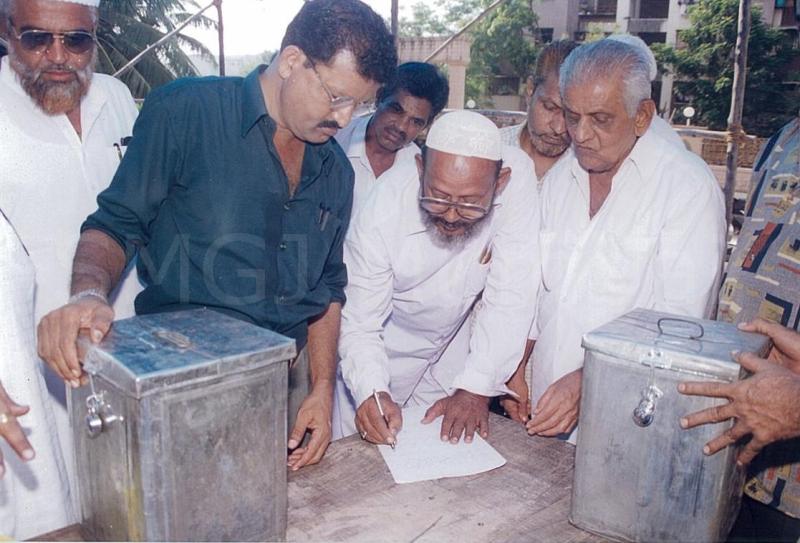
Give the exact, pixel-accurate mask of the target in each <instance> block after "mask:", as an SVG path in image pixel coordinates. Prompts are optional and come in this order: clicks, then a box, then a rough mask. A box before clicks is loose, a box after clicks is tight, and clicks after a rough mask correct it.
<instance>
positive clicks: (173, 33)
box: [112, 0, 217, 77]
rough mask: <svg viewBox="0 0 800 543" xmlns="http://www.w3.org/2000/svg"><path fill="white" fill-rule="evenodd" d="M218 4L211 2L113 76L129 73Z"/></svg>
mask: <svg viewBox="0 0 800 543" xmlns="http://www.w3.org/2000/svg"><path fill="white" fill-rule="evenodd" d="M216 3H217V0H214V1H213V2H211V3H210V4H208V5H207V6H206V7H204V8H203V9H201V10H200V11H198V12H197V13H195V14H194V15H192V16H191V17H189V18H188V19H186V20H185V21H184V22H183V23H182V24H181V25H180V26H178V27H176V28H174V29H172V30H170V31H169V32H168V33H167V34H165V35H164V36H162V37H161V39H160V40H158V41H157V42H155V43H154V44H152V45H148V46H147V47H146V48H145V49H144V51H142V52H141V53H139V54H138V55H136V56H135V57H133V58H132V59H130V60H129V61H128V63H127V64H125V66H123V67H122V68H120V69H119V70H117V71H116V72H114V73H113V74H112V75H113V76H114V77H119V76H121V75H122V74H124V73H125V72H127V71H128V70H130V69H131V68H133V67H134V66H135V65H136V63H137V62H139V61H140V60H141V59H142V57H143V56H145V55H146V54H147V53H149V52H150V51H152V50H153V49H155V48H156V47H158V46H159V45H161V44H162V43H164V42H165V41H167V40H168V39H170V38H171V37H172V36H174V35H175V34H177V33H178V32H180V31H181V30H183V29H184V28H186V27H187V26H188V25H189V24H190V23H191V22H192V21H194V20H195V19H197V18H198V17H200V15H202V14H203V12H205V11H206V10H207V9H208V8H210V7H212V6H213V5H214V4H216Z"/></svg>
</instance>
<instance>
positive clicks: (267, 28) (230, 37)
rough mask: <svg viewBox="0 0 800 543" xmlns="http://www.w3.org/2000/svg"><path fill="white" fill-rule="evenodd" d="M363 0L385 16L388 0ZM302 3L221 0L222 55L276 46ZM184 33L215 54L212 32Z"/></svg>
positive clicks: (290, 0)
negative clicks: (223, 46) (223, 28)
mask: <svg viewBox="0 0 800 543" xmlns="http://www.w3.org/2000/svg"><path fill="white" fill-rule="evenodd" d="M364 1H365V2H366V3H367V4H369V5H370V6H371V7H372V9H374V10H375V11H376V12H378V13H379V14H380V15H381V16H382V17H384V18H385V19H388V18H389V16H390V12H391V0H364ZM197 3H198V4H199V5H200V6H205V5H207V4H208V1H207V0H197ZM302 5H303V0H223V2H222V16H223V23H224V27H225V55H226V56H228V55H251V54H258V53H261V52H263V51H267V50H275V49H278V47H279V46H280V43H281V38H282V37H283V33H284V31H285V30H286V26H287V25H288V24H289V21H291V20H292V18H293V17H294V16H295V14H296V13H297V12H298V11H300V7H301V6H302ZM401 5H402V3H401ZM206 13H207V14H208V15H209V17H210V18H212V19H216V18H217V10H216V9H214V8H211V9H209V10H208V11H207V12H206ZM402 13H403V11H402V9H401V14H402ZM185 32H186V34H189V35H190V36H192V37H194V38H197V39H199V40H200V41H202V42H203V43H204V44H205V45H206V47H208V48H209V49H210V50H211V52H212V53H213V54H214V55H215V56H216V55H217V53H218V46H217V33H216V32H215V31H213V30H200V29H195V28H188V29H187V30H185Z"/></svg>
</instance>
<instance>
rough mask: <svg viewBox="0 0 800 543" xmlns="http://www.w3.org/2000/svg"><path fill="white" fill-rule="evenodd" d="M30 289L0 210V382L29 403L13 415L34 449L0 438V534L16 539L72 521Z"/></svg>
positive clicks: (20, 252) (23, 260) (27, 271)
mask: <svg viewBox="0 0 800 543" xmlns="http://www.w3.org/2000/svg"><path fill="white" fill-rule="evenodd" d="M33 291H34V271H33V264H32V263H31V260H30V258H29V257H28V255H27V254H26V253H25V249H24V248H23V246H22V243H20V241H19V238H18V237H17V234H16V232H14V229H13V228H12V226H11V225H10V224H9V223H8V222H7V221H6V218H5V216H3V215H2V213H0V315H3V325H2V326H0V381H2V383H3V386H4V387H5V389H6V392H8V395H9V396H10V397H11V399H12V400H14V401H15V402H17V403H18V404H20V405H27V406H29V407H30V411H28V413H27V414H25V415H23V416H22V417H20V418H19V419H18V420H19V424H20V426H22V430H23V431H24V432H25V433H26V435H27V437H28V440H29V441H30V442H31V445H32V446H33V449H34V451H36V457H35V458H34V459H33V460H31V461H29V462H22V461H21V460H20V459H19V458H18V457H17V455H16V453H15V452H14V451H13V450H12V449H11V446H10V445H8V443H6V441H5V440H4V439H2V438H0V450H2V453H3V462H4V463H5V465H6V473H5V476H4V477H3V479H0V535H3V536H5V537H10V538H12V539H16V540H19V541H21V540H24V539H27V538H32V537H35V536H37V535H41V534H43V533H46V532H49V531H52V530H56V529H58V528H63V527H64V526H67V525H68V524H70V523H71V522H73V521H74V515H73V512H72V502H71V499H70V495H69V485H68V478H67V471H66V468H65V466H64V458H63V456H62V453H61V447H60V445H59V440H58V435H57V434H56V431H55V422H54V421H53V412H52V405H51V403H52V402H50V401H49V399H48V393H47V388H46V386H45V383H44V379H43V377H42V374H41V372H40V368H39V365H38V359H37V357H36V346H35V340H34V326H35V323H34V320H33Z"/></svg>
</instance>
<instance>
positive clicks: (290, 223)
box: [39, 0, 397, 469]
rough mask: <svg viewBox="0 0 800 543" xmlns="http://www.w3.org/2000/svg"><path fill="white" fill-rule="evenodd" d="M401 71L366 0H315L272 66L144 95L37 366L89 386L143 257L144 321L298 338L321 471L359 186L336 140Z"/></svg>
mask: <svg viewBox="0 0 800 543" xmlns="http://www.w3.org/2000/svg"><path fill="white" fill-rule="evenodd" d="M396 63H397V56H396V53H395V50H394V45H393V41H392V37H391V35H390V34H389V32H388V31H387V29H386V25H385V23H384V22H383V20H382V19H381V18H380V17H379V16H378V15H377V14H375V13H374V12H373V11H372V10H371V9H370V8H369V7H367V6H366V5H365V4H363V3H362V2H360V1H359V0H312V1H310V2H307V3H306V4H305V5H304V6H303V8H302V9H301V10H300V12H299V13H298V15H297V16H296V17H295V19H294V20H293V21H292V22H291V23H290V25H289V27H288V28H287V31H286V35H285V36H284V39H283V43H282V44H281V51H280V53H279V54H278V56H277V57H276V58H275V60H274V61H273V63H272V64H270V65H269V66H261V67H259V68H258V69H256V70H255V71H254V72H253V73H251V74H250V75H249V76H247V77H246V78H203V79H184V80H179V81H176V82H175V83H172V84H170V85H167V86H165V87H162V88H161V89H159V90H157V91H154V92H153V93H151V95H150V96H149V97H148V99H147V101H146V102H145V106H144V108H143V109H142V112H141V114H140V116H139V118H138V120H137V122H136V125H135V127H134V133H133V139H132V141H131V142H130V145H129V146H128V150H127V153H126V155H125V158H124V160H123V161H122V163H121V164H120V168H119V170H118V172H117V174H116V176H115V177H114V180H113V181H112V183H111V186H110V187H109V188H108V189H107V190H106V191H104V192H103V193H101V194H100V196H99V197H98V204H99V209H98V210H97V211H96V212H95V213H94V214H92V215H91V216H90V217H89V218H88V219H87V220H86V222H85V223H84V225H83V227H82V234H81V239H80V243H79V245H78V248H77V251H76V254H75V261H74V265H73V274H72V294H73V295H72V297H71V298H70V303H68V304H67V305H66V306H64V307H62V308H60V309H58V310H56V311H54V312H53V313H50V314H49V315H47V316H46V317H45V318H44V319H43V320H42V322H41V323H40V325H39V352H40V355H41V356H42V358H43V359H44V360H46V361H47V362H48V364H50V365H51V366H52V367H53V369H54V370H55V371H56V372H57V373H59V374H60V375H61V376H62V377H63V378H64V379H65V380H66V381H67V382H69V383H70V384H72V385H73V386H77V385H78V384H79V383H80V378H81V369H80V364H79V361H78V356H77V351H76V347H75V341H76V337H77V334H78V331H79V330H80V329H87V330H89V331H90V333H91V336H92V339H93V340H94V341H99V340H100V339H102V337H103V335H105V333H106V332H107V331H108V329H109V327H110V324H111V321H112V320H113V312H112V310H111V308H110V307H109V305H108V303H107V300H106V296H107V295H108V294H109V292H111V291H112V289H113V287H114V286H115V284H116V282H117V280H118V278H119V275H120V273H121V271H122V270H123V269H124V267H125V266H126V264H127V263H128V262H130V261H131V260H132V259H133V257H134V256H135V255H137V254H138V256H139V258H138V272H139V276H140V278H141V279H142V280H143V281H144V282H145V284H146V288H145V289H144V291H143V292H142V293H141V294H140V295H139V297H138V298H137V299H136V312H137V313H139V314H141V313H151V312H159V311H174V310H178V309H187V308H192V307H210V308H214V309H217V310H219V311H223V312H225V313H228V314H230V315H233V316H235V317H238V318H241V319H244V320H248V321H250V322H253V323H255V324H258V325H259V326H264V327H266V328H270V329H272V330H275V331H277V332H280V333H283V334H286V335H288V336H290V337H293V338H294V339H296V340H297V344H298V350H301V349H302V350H301V356H300V357H299V359H306V357H307V363H308V367H309V370H308V371H309V373H310V391H309V392H308V394H307V396H306V395H305V394H304V398H303V399H302V402H298V406H299V408H298V409H297V413H296V422H295V423H294V424H293V428H292V431H291V434H290V436H289V448H290V449H294V451H293V452H292V454H290V456H289V466H290V467H291V468H292V469H298V468H300V467H302V466H304V465H306V464H309V463H315V462H318V461H319V460H320V459H321V458H322V456H323V454H324V452H325V449H326V448H327V445H328V442H329V441H330V435H331V432H330V417H331V409H332V401H333V384H334V380H335V368H336V341H337V339H338V335H339V320H340V311H341V306H342V304H343V303H344V292H343V289H344V286H345V284H346V283H347V274H346V270H345V267H344V264H343V262H342V242H343V238H344V234H345V232H346V230H347V225H348V222H349V219H350V207H351V203H352V190H353V172H352V169H351V167H350V165H349V162H348V160H347V157H346V156H345V155H344V153H343V152H342V150H341V149H340V148H339V146H338V145H337V144H336V143H335V142H333V141H332V140H331V136H333V135H334V134H335V133H336V131H337V130H338V129H339V128H342V127H344V126H345V125H346V124H347V123H348V122H349V121H350V118H351V116H352V114H353V111H354V109H356V108H357V107H358V105H359V104H360V103H362V102H364V101H367V100H370V99H371V98H372V97H373V96H374V94H375V92H376V90H377V88H378V86H379V85H381V84H385V83H387V82H388V81H389V79H390V78H391V77H392V74H393V72H394V69H395V66H396ZM306 344H307V348H305V349H304V347H305V346H306ZM298 366H302V364H298ZM290 380H291V377H290ZM301 390H303V389H302V388H301ZM303 392H305V391H304V390H303ZM290 410H292V391H291V390H290ZM292 419H295V413H294V412H291V413H290V421H291V420H292ZM307 431H310V432H311V439H310V440H309V442H308V445H307V446H301V443H302V441H303V437H304V436H305V434H306V432H307Z"/></svg>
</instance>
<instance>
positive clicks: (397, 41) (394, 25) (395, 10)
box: [392, 0, 400, 47]
mask: <svg viewBox="0 0 800 543" xmlns="http://www.w3.org/2000/svg"><path fill="white" fill-rule="evenodd" d="M399 4H400V0H392V36H394V46H395V47H397V46H398V45H400V36H398V35H397V29H398V28H399V25H398V11H399V9H400V6H399Z"/></svg>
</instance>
